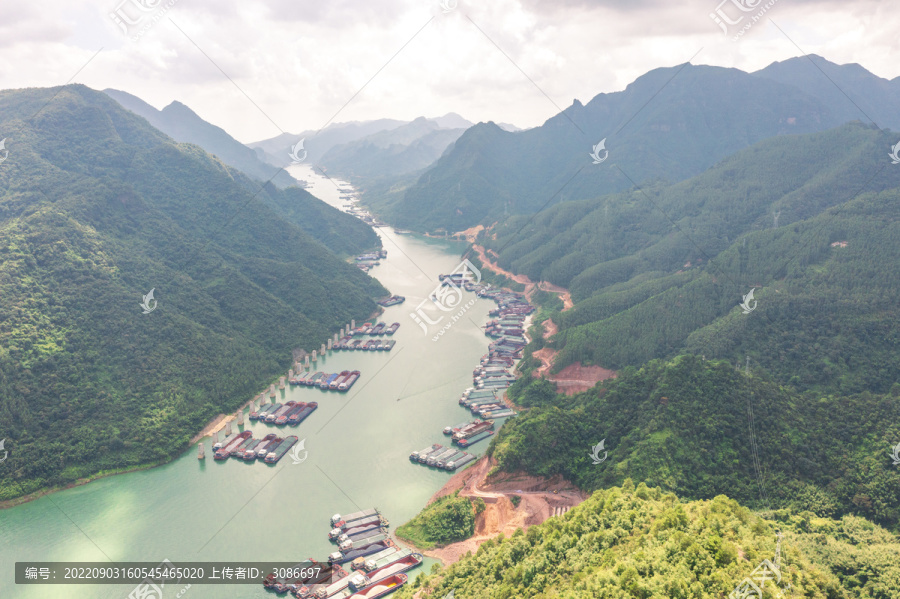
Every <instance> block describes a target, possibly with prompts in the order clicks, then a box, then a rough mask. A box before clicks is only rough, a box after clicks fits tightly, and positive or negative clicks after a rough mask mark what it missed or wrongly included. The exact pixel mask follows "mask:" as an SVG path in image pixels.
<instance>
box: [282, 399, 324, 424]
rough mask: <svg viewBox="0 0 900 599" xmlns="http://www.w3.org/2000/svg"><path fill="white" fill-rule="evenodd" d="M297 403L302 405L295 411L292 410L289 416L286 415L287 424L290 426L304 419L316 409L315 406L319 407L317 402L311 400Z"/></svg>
mask: <svg viewBox="0 0 900 599" xmlns="http://www.w3.org/2000/svg"><path fill="white" fill-rule="evenodd" d="M298 405H302V406H303V407H302V408H300V410H298V411H297V412H294V413H293V414H291V415H290V416H288V424H289V425H291V426H297V425H298V424H300V423H301V422H303V421H304V420H306V418H307V416H309V415H310V414H312V413H313V412H315V411H316V408H318V407H319V404H318V403H317V402H315V401H311V402H309V403H303V402H300V403H299V404H298Z"/></svg>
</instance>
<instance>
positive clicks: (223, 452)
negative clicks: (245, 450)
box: [213, 431, 253, 460]
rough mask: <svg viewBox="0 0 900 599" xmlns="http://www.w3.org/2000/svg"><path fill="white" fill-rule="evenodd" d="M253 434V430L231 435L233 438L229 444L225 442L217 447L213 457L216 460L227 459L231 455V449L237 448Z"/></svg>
mask: <svg viewBox="0 0 900 599" xmlns="http://www.w3.org/2000/svg"><path fill="white" fill-rule="evenodd" d="M252 436H253V433H252V432H251V431H244V432H242V433H239V434H237V435H234V436H233V437H229V439H231V440H230V441H229V442H228V444H227V445H225V444H223V445H222V447H220V448H219V449H217V450H216V451H215V453H214V454H213V458H214V459H216V460H224V459H227V458H228V456H230V455H231V451H232V450H234V449H236V448H237V447H238V446H239V445H241V444H243V443H245V442H246V441H247V439H250V438H251V437H252Z"/></svg>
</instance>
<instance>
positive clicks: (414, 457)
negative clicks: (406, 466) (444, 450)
mask: <svg viewBox="0 0 900 599" xmlns="http://www.w3.org/2000/svg"><path fill="white" fill-rule="evenodd" d="M441 447H443V446H442V445H441V444H440V443H435V444H434V445H432V446H431V447H426V448H425V449H421V450H419V451H414V452H412V453H411V454H409V459H410V460H411V461H413V462H415V461H417V460H418V459H419V456H420V455H428V454H429V453H431V452H432V451H434V450H435V449H440V448H441Z"/></svg>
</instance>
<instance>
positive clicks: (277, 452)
mask: <svg viewBox="0 0 900 599" xmlns="http://www.w3.org/2000/svg"><path fill="white" fill-rule="evenodd" d="M297 441H298V439H297V437H295V436H294V435H291V436H290V437H285V439H284V441H282V442H281V443H280V444H279V445H278V447H276V448H275V449H274V450H272V451H270V452H269V453H267V454H266V457H265V462H266V463H267V464H274V463H276V462H277V461H278V460H280V459H281V458H282V457H284V454H286V453H287V452H288V450H289V449H290V448H291V447H292V446H293V445H294V443H296V442H297Z"/></svg>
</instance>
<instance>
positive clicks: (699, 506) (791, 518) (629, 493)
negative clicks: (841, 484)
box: [396, 479, 900, 599]
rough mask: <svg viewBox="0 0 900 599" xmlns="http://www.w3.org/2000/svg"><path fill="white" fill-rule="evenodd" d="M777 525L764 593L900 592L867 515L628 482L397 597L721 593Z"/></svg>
mask: <svg viewBox="0 0 900 599" xmlns="http://www.w3.org/2000/svg"><path fill="white" fill-rule="evenodd" d="M779 531H780V532H781V533H782V535H783V537H782V543H781V560H780V563H779V564H778V566H779V567H780V572H779V574H780V581H779V580H778V578H777V577H775V576H772V578H770V579H769V580H768V581H766V582H764V583H763V592H764V597H765V599H774V598H776V597H778V598H780V597H806V598H809V599H896V597H897V589H900V540H898V538H897V537H896V536H895V535H893V534H891V533H889V532H887V531H885V530H884V529H883V528H881V527H879V526H877V525H874V524H872V523H871V522H869V521H867V520H865V519H864V518H859V517H855V516H845V517H843V518H841V519H837V520H836V519H826V518H819V517H816V516H815V515H813V514H810V513H808V512H799V513H794V512H790V511H788V510H778V511H775V512H767V513H765V514H762V515H757V514H754V513H753V512H752V511H751V510H749V509H748V508H746V507H743V506H741V505H740V504H739V503H738V502H737V501H735V500H733V499H729V498H728V497H725V496H717V497H715V498H714V499H711V500H704V501H693V502H688V503H684V502H681V501H680V500H679V498H678V497H677V496H676V495H675V494H673V493H667V492H665V491H663V490H661V489H659V488H650V487H648V486H647V485H644V484H643V483H641V484H639V485H638V486H637V487H635V485H634V483H633V482H632V481H631V480H630V479H628V480H626V481H624V482H623V484H622V486H621V487H613V488H610V489H605V490H602V491H597V492H595V493H594V494H593V495H592V496H591V497H590V498H588V499H587V500H586V501H585V502H583V503H582V504H581V505H578V506H576V507H574V508H572V509H571V510H570V511H569V512H567V513H566V514H565V515H564V516H560V517H554V518H550V519H549V520H547V521H546V522H544V523H542V524H539V525H535V526H532V527H530V528H529V529H528V531H527V532H525V531H523V530H521V529H519V530H518V531H516V532H515V534H513V535H512V536H511V537H510V538H509V539H506V538H504V537H503V535H501V536H500V537H498V538H497V539H493V540H490V541H486V542H485V543H484V544H482V545H481V546H480V547H479V548H478V551H477V552H476V553H475V554H474V555H472V554H467V555H466V556H464V557H463V558H462V559H461V560H460V561H459V562H457V563H455V564H453V565H451V566H449V567H447V568H446V569H442V568H440V566H434V567H433V569H432V574H431V575H430V576H420V577H418V578H417V579H416V580H415V582H413V583H412V584H411V585H410V586H408V587H406V588H403V589H401V590H400V591H399V592H398V593H397V595H396V597H397V599H409V598H411V597H414V596H417V597H433V598H443V597H447V596H448V595H449V593H450V592H451V591H452V592H453V595H452V596H453V597H455V598H456V599H488V598H490V599H519V598H523V597H528V598H534V599H545V598H546V599H549V598H551V597H552V598H554V599H556V598H559V599H635V598H637V599H650V598H652V597H666V598H667V599H719V598H722V597H726V596H728V594H729V593H731V592H732V591H734V589H735V588H737V587H738V585H739V584H741V583H742V582H743V581H744V580H745V579H746V578H749V577H750V576H751V575H752V573H753V571H754V570H755V569H756V568H757V567H758V566H759V565H760V564H761V563H762V562H763V560H770V561H771V562H773V564H774V560H775V547H776V538H777V537H776V533H777V532H779ZM756 580H757V582H759V578H757V579H756Z"/></svg>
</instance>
